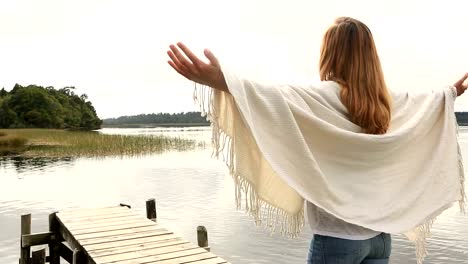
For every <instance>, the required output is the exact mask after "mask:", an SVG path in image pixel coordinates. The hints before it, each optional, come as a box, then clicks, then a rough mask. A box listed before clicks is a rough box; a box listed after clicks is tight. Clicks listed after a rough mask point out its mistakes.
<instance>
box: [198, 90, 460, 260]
mask: <svg viewBox="0 0 468 264" xmlns="http://www.w3.org/2000/svg"><path fill="white" fill-rule="evenodd" d="M193 99H194V101H195V103H196V104H197V105H198V106H199V107H200V111H201V113H202V116H204V117H206V119H207V120H208V121H210V122H211V126H212V139H211V141H212V146H213V152H212V156H213V157H216V158H217V159H222V160H223V162H224V163H225V165H226V166H227V167H228V169H229V173H230V175H231V177H232V178H233V180H234V184H235V196H236V206H237V209H242V207H244V210H245V211H246V212H247V213H248V214H249V215H251V216H253V217H254V219H255V224H256V225H257V226H263V227H265V228H267V229H269V230H270V231H271V233H275V232H276V231H277V230H278V227H279V232H280V233H281V234H282V235H286V236H289V237H297V236H298V235H299V233H300V232H301V230H302V228H303V227H304V222H305V221H304V210H300V212H299V213H297V214H290V213H288V212H286V211H284V210H282V209H281V208H278V207H275V206H273V205H272V204H269V203H268V202H267V201H265V200H263V199H261V198H260V197H259V196H258V194H257V192H256V190H255V188H254V186H253V185H252V184H251V183H250V182H249V181H248V180H247V179H246V178H244V177H243V176H242V175H241V174H239V173H238V172H237V171H236V168H235V165H234V164H235V162H234V161H235V159H236V152H235V149H234V136H233V135H230V134H228V133H227V132H226V131H225V130H223V129H222V128H221V127H220V126H219V120H218V118H219V117H218V115H217V113H216V109H215V107H214V103H213V100H214V98H213V89H212V88H210V87H207V86H203V85H198V84H196V83H194V93H193ZM457 147H458V165H459V175H460V196H461V198H460V200H459V201H458V202H459V207H460V212H461V213H462V214H465V212H466V211H465V208H466V193H465V187H464V183H465V176H464V168H463V158H462V155H461V149H460V145H459V144H457ZM242 197H244V199H243V198H242ZM242 205H244V206H242ZM436 218H437V217H434V218H432V219H429V220H427V221H426V222H425V223H423V224H421V225H419V226H417V227H415V228H414V229H413V230H411V231H409V232H406V233H405V236H406V237H407V238H408V239H409V240H410V241H412V242H413V243H414V245H415V250H416V259H417V263H418V264H421V263H423V260H424V258H425V257H426V255H427V239H428V238H430V236H431V228H432V225H433V223H434V222H435V220H436Z"/></svg>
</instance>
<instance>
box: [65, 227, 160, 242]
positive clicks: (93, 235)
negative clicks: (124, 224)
mask: <svg viewBox="0 0 468 264" xmlns="http://www.w3.org/2000/svg"><path fill="white" fill-rule="evenodd" d="M149 231H157V232H163V231H166V232H168V230H167V229H165V228H162V227H160V226H142V227H136V228H125V229H119V230H112V231H104V232H94V233H89V234H82V235H76V234H74V233H73V232H72V234H73V235H74V236H75V238H76V239H78V240H82V239H90V238H101V237H110V236H118V235H124V234H138V233H146V232H149Z"/></svg>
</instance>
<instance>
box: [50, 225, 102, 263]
mask: <svg viewBox="0 0 468 264" xmlns="http://www.w3.org/2000/svg"><path fill="white" fill-rule="evenodd" d="M56 219H57V222H58V224H57V227H58V233H59V234H60V236H61V237H62V238H63V239H64V240H65V241H66V242H67V243H68V245H69V246H70V247H71V248H73V249H74V250H83V251H82V252H83V258H82V262H80V264H95V262H94V260H92V259H91V258H89V256H88V253H87V252H86V250H84V249H83V247H82V246H81V245H80V243H78V241H77V240H76V239H75V238H74V237H73V235H72V234H71V233H70V231H69V230H68V229H67V227H66V226H65V225H64V224H63V222H62V220H61V219H60V217H57V218H56Z"/></svg>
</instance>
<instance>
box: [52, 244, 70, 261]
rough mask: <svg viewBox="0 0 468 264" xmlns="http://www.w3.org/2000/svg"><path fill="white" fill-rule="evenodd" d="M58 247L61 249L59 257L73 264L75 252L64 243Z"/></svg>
mask: <svg viewBox="0 0 468 264" xmlns="http://www.w3.org/2000/svg"><path fill="white" fill-rule="evenodd" d="M58 247H59V249H58V252H59V256H60V257H62V258H64V259H65V260H66V261H67V262H68V263H72V262H73V251H72V250H71V249H70V248H68V247H67V246H65V245H64V244H63V243H59V244H58ZM51 264H52V263H51Z"/></svg>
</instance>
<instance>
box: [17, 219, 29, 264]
mask: <svg viewBox="0 0 468 264" xmlns="http://www.w3.org/2000/svg"><path fill="white" fill-rule="evenodd" d="M30 234H31V214H25V215H21V243H20V244H21V245H22V243H23V235H30ZM30 253H31V247H22V246H21V250H20V259H19V263H20V264H29V256H30Z"/></svg>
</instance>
